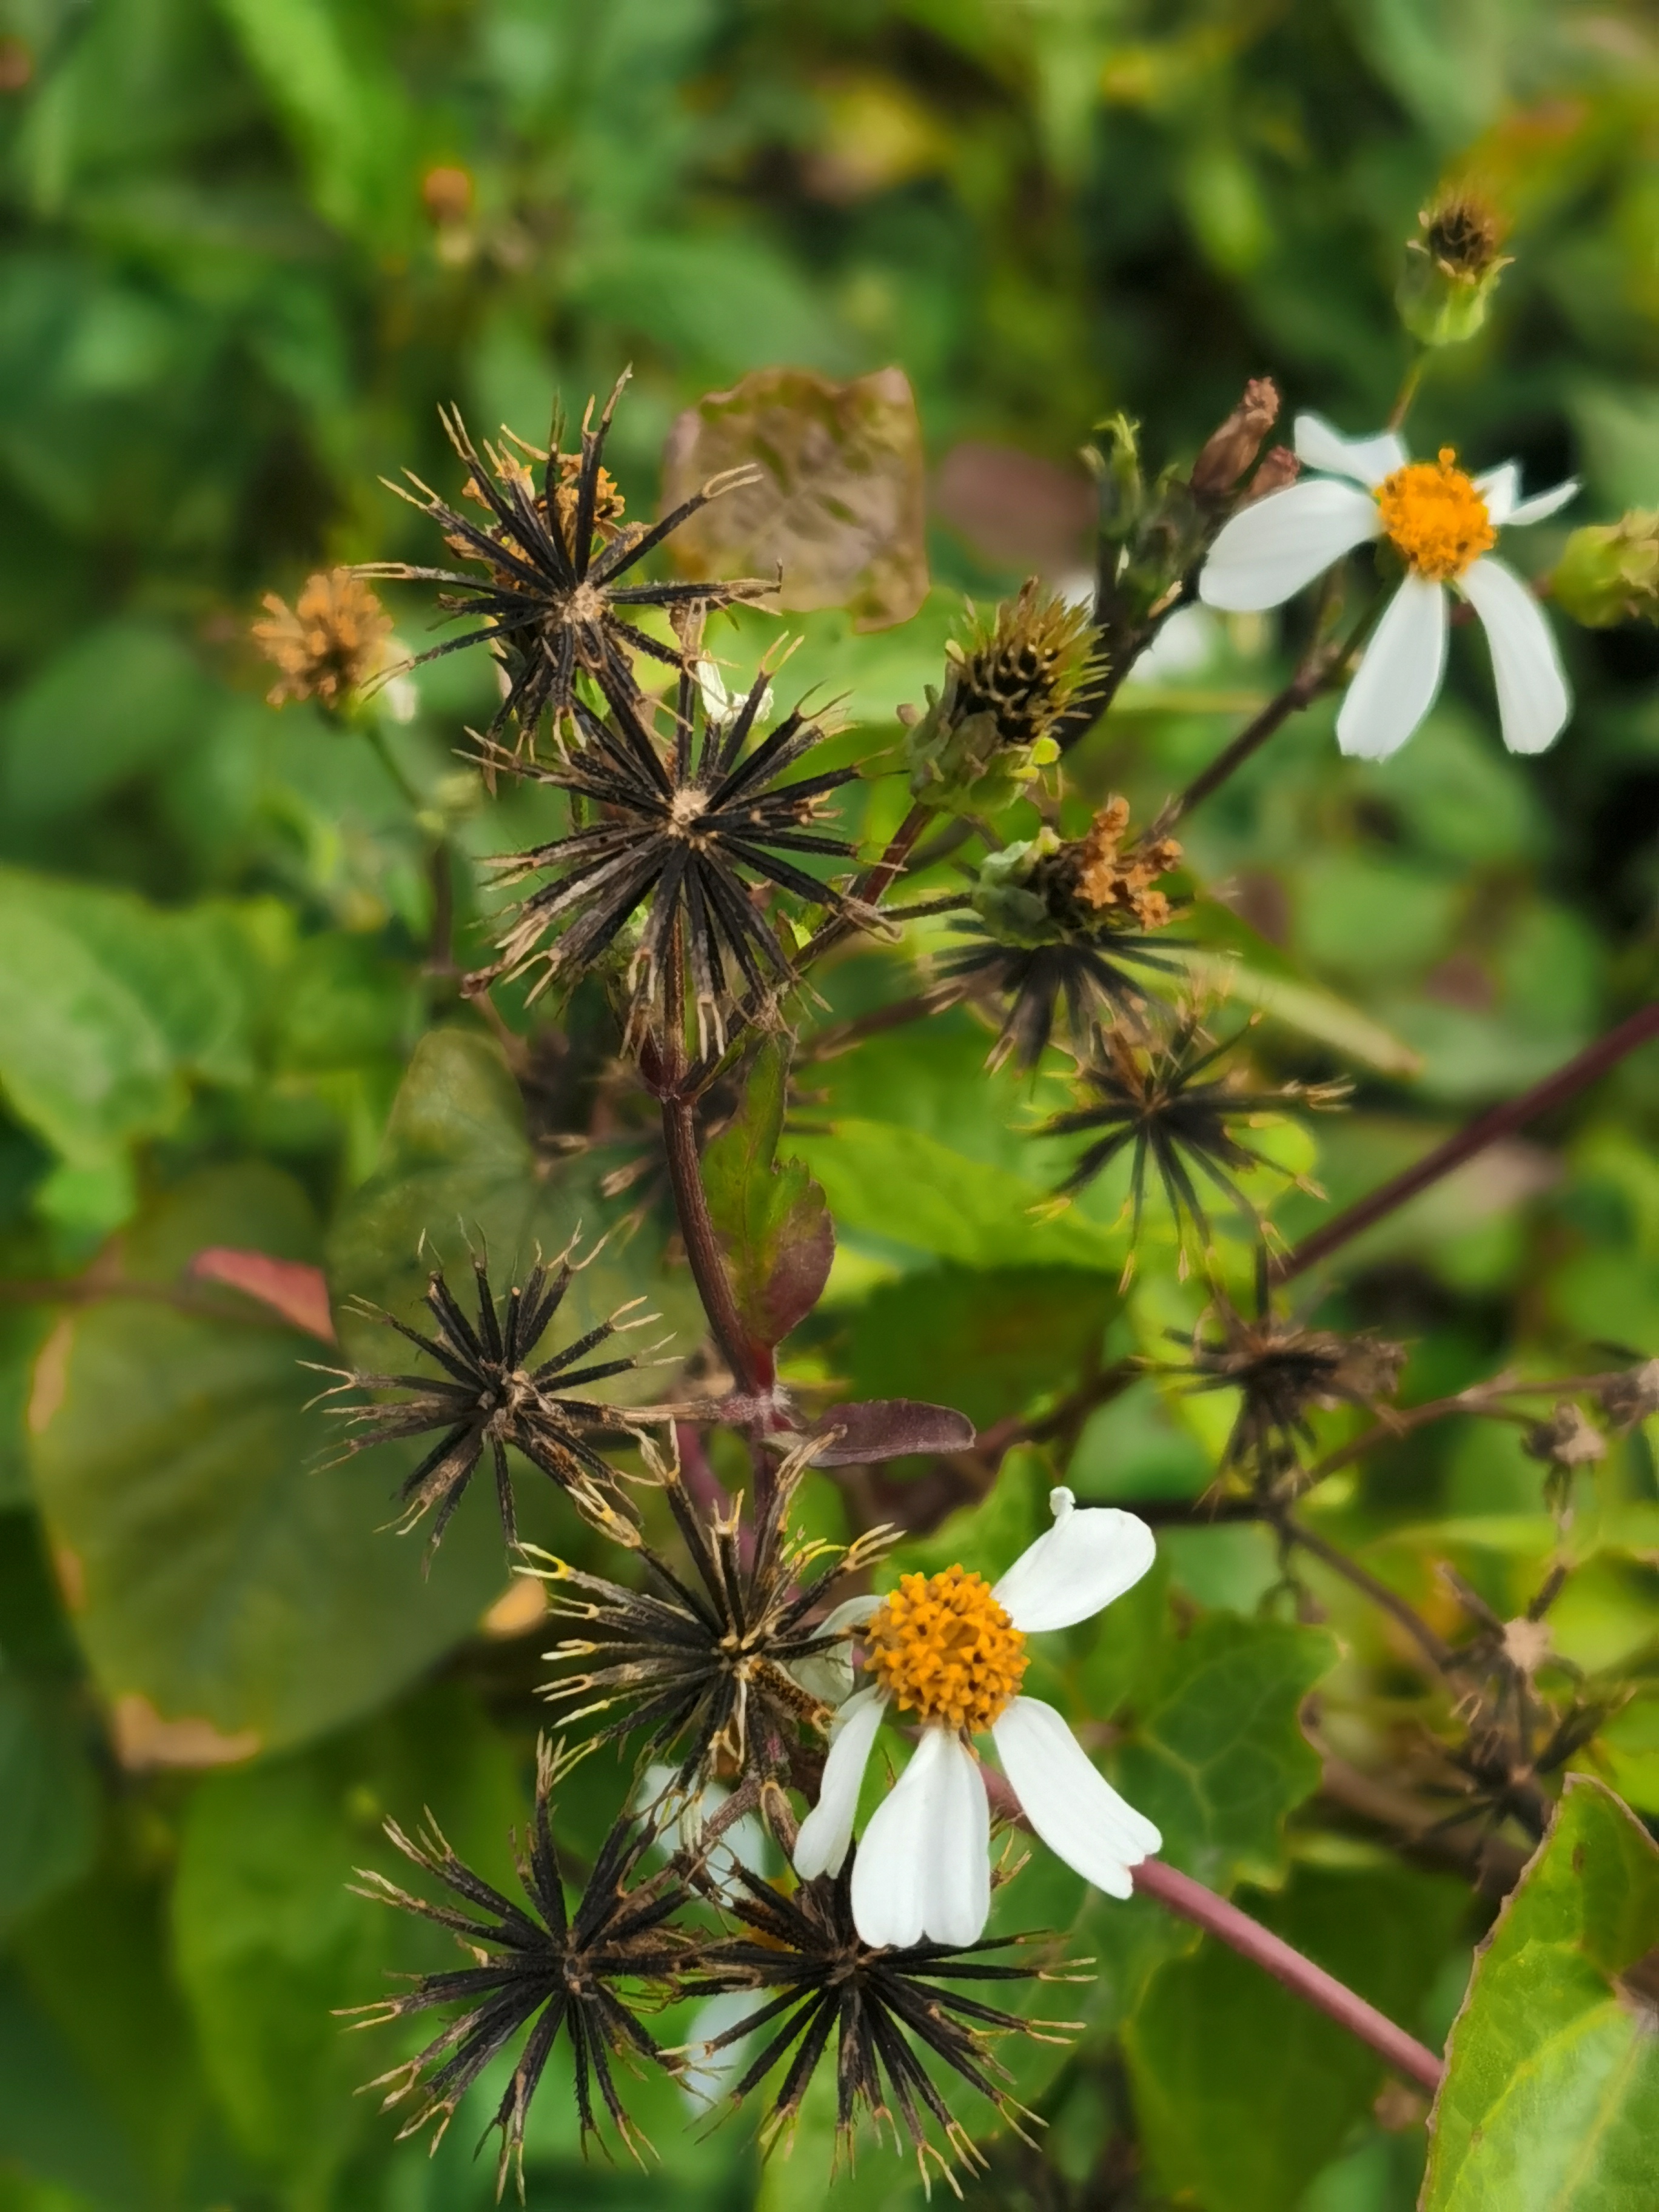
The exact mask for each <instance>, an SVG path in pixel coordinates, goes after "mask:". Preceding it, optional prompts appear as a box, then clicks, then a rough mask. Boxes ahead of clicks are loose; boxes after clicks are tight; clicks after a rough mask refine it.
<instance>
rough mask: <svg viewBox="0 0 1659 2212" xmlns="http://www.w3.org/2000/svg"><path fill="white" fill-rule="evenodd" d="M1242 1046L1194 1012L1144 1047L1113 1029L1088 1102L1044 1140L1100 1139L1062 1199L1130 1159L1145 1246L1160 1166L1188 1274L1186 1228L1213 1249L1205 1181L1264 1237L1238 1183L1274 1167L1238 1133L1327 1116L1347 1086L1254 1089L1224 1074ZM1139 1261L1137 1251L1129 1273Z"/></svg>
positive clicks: (1102, 1037)
mask: <svg viewBox="0 0 1659 2212" xmlns="http://www.w3.org/2000/svg"><path fill="white" fill-rule="evenodd" d="M1237 1042H1238V1036H1237V1035H1235V1036H1229V1037H1224V1038H1221V1039H1219V1040H1215V1039H1212V1037H1211V1036H1210V1035H1209V1033H1208V1031H1207V1030H1206V1028H1205V1025H1204V1016H1203V1013H1202V1012H1201V1011H1200V1008H1198V1007H1197V1006H1193V1007H1190V1008H1189V1009H1188V1011H1187V1012H1186V1013H1184V1014H1183V1015H1182V1017H1181V1018H1180V1020H1179V1021H1178V1022H1177V1023H1176V1026H1175V1028H1174V1029H1173V1030H1172V1031H1171V1032H1170V1035H1169V1036H1167V1037H1165V1038H1163V1039H1159V1040H1158V1041H1155V1042H1144V1043H1138V1042H1133V1041H1132V1040H1131V1039H1130V1038H1128V1037H1127V1036H1124V1035H1123V1034H1122V1033H1121V1031H1119V1030H1115V1029H1113V1030H1102V1031H1100V1032H1099V1034H1098V1037H1097V1051H1096V1056H1095V1058H1094V1059H1093V1060H1091V1062H1090V1063H1089V1064H1087V1065H1086V1066H1085V1067H1084V1068H1083V1069H1082V1071H1081V1073H1080V1079H1079V1080H1080V1085H1081V1088H1082V1091H1083V1092H1084V1095H1085V1097H1086V1098H1087V1100H1088V1103H1087V1104H1085V1105H1084V1106H1081V1107H1079V1109H1077V1110H1076V1111H1075V1112H1073V1113H1069V1114H1060V1115H1056V1116H1055V1117H1054V1120H1052V1121H1048V1122H1047V1123H1046V1124H1044V1126H1043V1128H1042V1134H1044V1135H1047V1136H1068V1135H1075V1134H1079V1133H1096V1134H1095V1136H1094V1141H1093V1143H1091V1145H1089V1146H1088V1147H1087V1148H1086V1149H1085V1151H1084V1152H1083V1153H1082V1154H1081V1156H1080V1157H1079V1160H1078V1163H1077V1164H1076V1166H1075V1167H1074V1168H1073V1170H1072V1172H1071V1174H1070V1175H1069V1176H1066V1180H1065V1182H1063V1183H1062V1184H1061V1186H1060V1188H1061V1189H1062V1190H1063V1191H1073V1190H1076V1189H1079V1188H1081V1186H1082V1185H1083V1184H1084V1183H1085V1182H1090V1181H1091V1180H1092V1178H1093V1177H1094V1176H1097V1175H1098V1174H1099V1173H1100V1172H1101V1170H1103V1168H1105V1167H1106V1166H1107V1165H1108V1164H1109V1163H1110V1162H1111V1161H1113V1160H1115V1158H1117V1157H1118V1155H1119V1154H1120V1153H1121V1152H1129V1153H1130V1156H1131V1157H1130V1171H1129V1194H1130V1205H1131V1207H1132V1210H1133V1212H1132V1218H1133V1231H1134V1234H1135V1236H1136V1237H1139V1230H1140V1222H1141V1215H1142V1212H1143V1209H1144V1206H1145V1201H1146V1174H1147V1170H1148V1168H1149V1167H1155V1168H1156V1169H1157V1170H1158V1180H1159V1182H1161V1183H1162V1185H1163V1188H1164V1197H1165V1199H1166V1200H1167V1201H1168V1203H1169V1207H1170V1214H1171V1216H1172V1217H1173V1218H1174V1221H1175V1224H1176V1233H1177V1235H1178V1236H1180V1237H1182V1248H1183V1249H1182V1264H1183V1266H1184V1264H1185V1260H1186V1253H1185V1249H1184V1248H1185V1231H1186V1229H1187V1227H1188V1226H1190V1227H1191V1228H1192V1229H1193V1230H1194V1231H1196V1233H1197V1234H1198V1235H1199V1237H1200V1238H1201V1239H1202V1241H1203V1243H1204V1244H1205V1245H1206V1246H1207V1245H1208V1244H1209V1243H1210V1242H1211V1225H1210V1219H1209V1216H1208V1214H1207V1213H1206V1211H1205V1206H1204V1200H1203V1199H1202V1198H1201V1197H1200V1188H1199V1186H1200V1179H1201V1180H1202V1181H1203V1182H1207V1183H1208V1184H1209V1185H1210V1186H1211V1187H1212V1188H1214V1189H1216V1190H1218V1191H1219V1192H1220V1193H1221V1194H1222V1195H1223V1196H1224V1197H1225V1198H1226V1199H1227V1200H1229V1201H1230V1203H1231V1204H1232V1205H1233V1206H1236V1207H1237V1210H1238V1211H1239V1212H1241V1213H1242V1214H1243V1216H1244V1217H1245V1218H1246V1219H1247V1220H1248V1221H1249V1222H1250V1223H1251V1225H1253V1226H1254V1227H1255V1229H1256V1230H1257V1231H1258V1232H1259V1231H1260V1230H1261V1225H1262V1224H1261V1214H1260V1213H1259V1212H1258V1211H1257V1209H1256V1208H1255V1206H1253V1205H1252V1204H1251V1202H1250V1200H1249V1198H1248V1197H1247V1196H1246V1195H1245V1194H1244V1192H1243V1190H1242V1189H1241V1188H1239V1184H1238V1180H1237V1178H1238V1176H1239V1175H1240V1174H1241V1173H1243V1172H1246V1171H1248V1170H1250V1169H1252V1168H1256V1167H1267V1166H1271V1165H1272V1164H1273V1163H1272V1162H1271V1161H1269V1160H1268V1158H1267V1155H1266V1154H1265V1153H1263V1152H1259V1151H1258V1150H1257V1149H1256V1148H1255V1146H1252V1145H1249V1144H1246V1143H1245V1142H1244V1140H1243V1138H1242V1137H1241V1136H1239V1135H1238V1133H1237V1130H1238V1127H1240V1126H1241V1125H1244V1126H1248V1125H1249V1123H1250V1122H1252V1121H1254V1120H1255V1117H1256V1116H1258V1115H1279V1114H1282V1113H1283V1112H1284V1111H1285V1109H1286V1108H1288V1107H1291V1106H1298V1105H1299V1106H1302V1107H1304V1108H1308V1109H1312V1110H1313V1111H1315V1112H1322V1111H1327V1110H1329V1109H1332V1108H1334V1107H1337V1106H1340V1105H1341V1104H1342V1103H1344V1101H1345V1100H1346V1097H1347V1096H1348V1091H1349V1086H1348V1085H1346V1084H1345V1083H1284V1084H1279V1085H1276V1086H1274V1087H1273V1088H1271V1089H1266V1090H1256V1089H1252V1088H1250V1087H1249V1085H1248V1082H1247V1081H1246V1080H1243V1079H1239V1078H1238V1077H1237V1075H1236V1074H1235V1073H1230V1072H1222V1073H1216V1070H1217V1066H1218V1062H1219V1061H1220V1060H1221V1058H1222V1055H1223V1054H1225V1053H1227V1052H1229V1051H1231V1049H1232V1048H1233V1047H1234V1046H1235V1045H1236V1044H1237ZM1291 1180H1293V1181H1299V1180H1300V1178H1297V1177H1292V1178H1291ZM1133 1258H1134V1255H1133V1250H1132V1251H1131V1254H1130V1266H1131V1267H1133Z"/></svg>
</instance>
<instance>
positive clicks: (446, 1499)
mask: <svg viewBox="0 0 1659 2212" xmlns="http://www.w3.org/2000/svg"><path fill="white" fill-rule="evenodd" d="M472 1264H473V1273H474V1275H475V1277H476V1281H477V1321H476V1322H472V1321H469V1320H468V1319H467V1316H466V1315H465V1313H464V1312H463V1311H462V1310H461V1307H460V1305H459V1303H458V1301H457V1300H456V1298H455V1296H454V1294H453V1291H451V1290H450V1287H449V1285H448V1284H447V1281H446V1280H445V1279H444V1273H443V1270H442V1269H441V1267H435V1268H434V1269H433V1271H432V1273H431V1275H430V1277H429V1278H428V1282H427V1290H426V1303H427V1306H428V1310H430V1312H431V1315H432V1320H433V1333H432V1334H431V1335H429V1336H428V1335H426V1334H423V1333H422V1331H421V1330H419V1329H416V1328H410V1327H409V1325H408V1324H407V1323H406V1322H401V1321H399V1320H398V1316H396V1315H395V1314H390V1313H386V1311H384V1310H383V1309H381V1308H380V1307H379V1306H372V1305H369V1304H367V1303H366V1302H359V1303H358V1304H357V1308H356V1310H358V1311H359V1312H360V1313H362V1314H363V1315H364V1316H367V1317H368V1318H370V1319H373V1320H375V1321H379V1322H385V1323H386V1324H387V1325H388V1326H389V1327H390V1328H395V1329H396V1330H397V1331H398V1334H399V1335H400V1336H404V1337H406V1338H407V1339H408V1340H409V1341H410V1343H411V1344H413V1345H415V1346H417V1347H418V1348H419V1349H420V1350H421V1351H422V1352H424V1353H425V1354H426V1355H427V1357H428V1359H430V1360H431V1361H432V1363H433V1364H434V1366H435V1368H436V1370H438V1371H437V1372H436V1373H435V1374H428V1375H374V1374H369V1373H367V1372H364V1371H362V1370H357V1369H346V1370H342V1369H338V1368H328V1369H325V1370H323V1371H324V1372H325V1373H327V1374H332V1375H335V1376H337V1377H338V1380H337V1383H336V1384H335V1387H334V1390H333V1391H331V1392H330V1393H329V1394H328V1395H331V1396H332V1395H336V1393H337V1392H340V1391H345V1390H360V1391H375V1392H379V1391H385V1390H398V1391H401V1392H404V1394H406V1395H404V1396H402V1397H398V1398H381V1397H374V1398H372V1399H370V1400H369V1401H368V1403H367V1404H357V1405H351V1406H341V1407H335V1408H333V1409H332V1410H333V1411H335V1412H336V1413H338V1414H339V1415H340V1416H341V1417H342V1418H343V1419H344V1420H345V1421H347V1422H348V1423H349V1425H350V1427H351V1429H352V1430H353V1431H354V1433H353V1434H352V1435H351V1437H349V1440H348V1442H347V1444H346V1452H347V1454H348V1455H350V1454H352V1453H356V1452H360V1451H367V1450H368V1449H370V1447H371V1446H373V1445H374V1444H381V1443H392V1442H394V1441H397V1440H399V1439H402V1438H404V1437H419V1436H428V1435H433V1434H435V1435H436V1437H437V1441H436V1442H435V1443H434V1445H433V1446H432V1449H430V1451H428V1453H427V1455H426V1456H425V1458H424V1459H422V1461H421V1462H420V1464H419V1465H418V1466H417V1467H416V1468H415V1469H414V1470H413V1471H412V1473H410V1474H409V1475H407V1476H406V1477H405V1478H404V1482H403V1484H402V1486H401V1487H400V1489H399V1491H398V1502H399V1504H400V1505H401V1506H402V1508H403V1511H402V1516H401V1517H400V1519H399V1521H398V1523H397V1526H398V1530H399V1532H400V1533H401V1534H407V1532H408V1531H409V1530H410V1529H411V1528H415V1527H416V1524H417V1523H418V1522H421V1521H422V1520H424V1519H425V1517H426V1516H427V1515H428V1513H430V1514H431V1515H432V1516H433V1520H432V1535H431V1541H430V1543H429V1545H428V1553H427V1557H428V1563H429V1562H430V1559H431V1556H432V1553H434V1552H435V1551H436V1549H437V1547H438V1546H439V1544H440V1543H441V1541H442V1538H443V1534H444V1531H445V1529H446V1528H447V1527H448V1525H449V1521H450V1516H451V1515H452V1514H453V1512H454V1510H455V1509H456V1507H457V1506H458V1505H459V1504H460V1502H461V1499H462V1497H463V1496H464V1495H465V1491H466V1486H467V1485H468V1484H469V1483H470V1482H471V1480H472V1477H473V1475H474V1474H476V1473H477V1467H478V1462H479V1461H480V1460H481V1459H482V1458H483V1455H484V1452H485V1449H489V1453H490V1455H491V1457H492V1459H493V1461H494V1463H495V1498H496V1504H497V1506H498V1507H499V1510H500V1512H501V1530H502V1534H504V1535H505V1537H506V1539H507V1547H508V1549H509V1550H511V1549H512V1548H513V1547H514V1546H515V1545H516V1544H517V1542H518V1521H517V1516H516V1515H515V1513H514V1510H513V1478H512V1472H511V1469H510V1468H509V1465H508V1462H507V1448H508V1446H509V1445H510V1446H512V1447H513V1449H515V1450H516V1451H518V1452H519V1453H520V1454H521V1455H522V1456H523V1457H524V1458H526V1459H527V1460H528V1461H529V1462H530V1463H531V1465H532V1467H534V1468H538V1469H539V1470H540V1472H541V1473H542V1474H544V1475H545V1476H546V1477H547V1478H548V1480H550V1482H552V1483H554V1484H556V1486H557V1487H558V1488H559V1489H561V1490H562V1491H564V1492H566V1493H567V1494H568V1496H569V1497H570V1498H571V1499H572V1501H573V1502H574V1504H576V1505H578V1506H579V1507H580V1508H582V1509H583V1510H585V1511H586V1512H587V1513H588V1514H589V1515H590V1516H592V1517H594V1518H597V1519H599V1520H601V1521H603V1522H605V1524H606V1525H607V1526H608V1525H609V1524H610V1522H611V1520H612V1519H613V1517H614V1512H615V1505H614V1483H615V1478H614V1476H613V1474H612V1472H611V1468H610V1467H609V1465H608V1464H607V1462H605V1459H604V1458H603V1457H602V1455H600V1453H599V1451H598V1450H597V1449H595V1447H594V1444H593V1443H592V1441H591V1439H592V1437H593V1436H594V1434H595V1432H596V1431H606V1430H609V1431H611V1433H612V1434H613V1435H614V1436H616V1437H618V1438H620V1437H623V1436H625V1435H628V1434H629V1433H630V1425H629V1417H628V1416H627V1414H626V1413H622V1412H620V1411H619V1410H618V1409H617V1408H616V1407H611V1406H607V1405H605V1404H604V1403H602V1402H600V1401H596V1400H594V1399H592V1398H590V1397H587V1396H586V1395H581V1394H584V1393H585V1392H586V1390H588V1389H590V1388H591V1387H592V1385H593V1384H594V1383H603V1382H605V1381H608V1380H609V1379H610V1377H611V1376H615V1375H622V1374H625V1373H626V1372H627V1371H628V1370H629V1369H630V1368H633V1367H636V1366H637V1365H638V1364H639V1361H638V1359H637V1358H636V1357H635V1355H634V1354H632V1353H626V1354H623V1355H621V1356H619V1357H616V1358H609V1359H600V1360H595V1359H593V1358H592V1356H591V1355H592V1353H594V1352H597V1351H598V1350H599V1347H600V1346H602V1345H605V1344H607V1343H609V1342H610V1341H611V1340H612V1339H614V1338H615V1337H617V1335H619V1334H625V1333H626V1332H627V1331H629V1330H630V1329H635V1328H644V1327H645V1326H646V1325H647V1322H650V1321H651V1320H652V1319H653V1318H654V1316H651V1315H648V1314H637V1313H635V1308H636V1307H638V1306H640V1305H642V1304H644V1300H643V1299H641V1298H635V1299H633V1300H631V1301H630V1302H629V1304H627V1305H624V1306H619V1307H618V1308H617V1310H616V1312H615V1313H613V1314H611V1316H610V1317H609V1318H608V1319H607V1320H605V1321H602V1322H599V1325H598V1326H597V1328H590V1329H589V1330H588V1331H587V1332H586V1334H584V1335H582V1336H580V1337H578V1338H577V1339H576V1340H574V1343H570V1344H567V1345H566V1346H564V1347H563V1349H562V1350H561V1351H559V1352H554V1353H552V1354H551V1355H550V1357H549V1358H545V1359H542V1360H539V1361H536V1362H535V1363H534V1364H532V1353H533V1352H535V1349H536V1346H538V1344H539V1343H540V1341H541V1340H542V1338H543V1337H544V1335H545V1334H546V1333H547V1330H548V1328H549V1327H550V1324H551V1322H552V1320H553V1317H554V1316H555V1315H556V1313H557V1312H558V1310H559V1308H560V1306H561V1304H562V1302H563V1299H564V1296H565V1293H566V1291H568V1289H569V1287H570V1285H571V1282H572V1280H573V1279H574V1276H575V1274H576V1272H577V1270H576V1267H575V1265H574V1263H573V1261H571V1259H570V1256H569V1254H568V1251H567V1252H566V1253H564V1254H563V1255H561V1256H560V1258H559V1259H557V1260H556V1261H553V1262H552V1264H551V1265H550V1266H546V1265H544V1264H543V1263H542V1262H540V1261H538V1262H537V1264H536V1266H535V1267H532V1269H531V1271H530V1273H529V1274H528V1275H527V1276H526V1279H525V1281H524V1283H523V1284H522V1285H520V1284H517V1283H514V1284H513V1285H512V1287H511V1288H510V1289H509V1290H508V1291H507V1296H506V1297H504V1298H503V1299H501V1302H500V1303H499V1304H497V1302H496V1299H495V1293H494V1291H492V1289H491V1287H490V1282H489V1271H488V1267H487V1266H486V1263H485V1262H484V1261H483V1259H475V1260H474V1261H473V1263H472Z"/></svg>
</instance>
